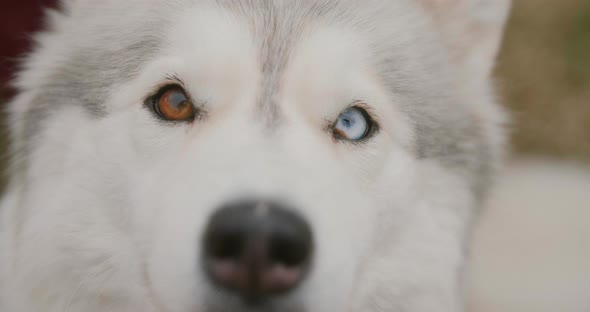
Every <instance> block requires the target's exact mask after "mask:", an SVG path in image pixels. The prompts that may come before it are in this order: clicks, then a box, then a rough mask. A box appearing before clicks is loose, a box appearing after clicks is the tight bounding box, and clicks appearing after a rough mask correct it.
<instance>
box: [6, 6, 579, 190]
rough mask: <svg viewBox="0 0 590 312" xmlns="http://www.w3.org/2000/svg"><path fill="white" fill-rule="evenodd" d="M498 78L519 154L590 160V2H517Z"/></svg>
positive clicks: (501, 58) (500, 60) (515, 149)
mask: <svg viewBox="0 0 590 312" xmlns="http://www.w3.org/2000/svg"><path fill="white" fill-rule="evenodd" d="M496 76H497V82H498V87H499V91H500V95H501V96H502V97H503V99H504V103H505V105H506V106H507V108H508V109H509V111H510V112H511V116H512V122H511V124H510V131H511V135H512V142H513V143H512V145H513V151H514V152H515V153H516V154H517V155H518V154H536V155H547V156H554V157H557V158H564V159H570V160H571V159H573V160H583V161H589V162H590V1H588V0H514V7H513V12H512V16H511V18H510V21H509V23H508V28H507V34H506V39H505V43H504V47H503V49H502V52H501V54H500V58H499V63H498V67H497V70H496ZM4 133H5V131H2V129H0V150H5V149H6V147H7V142H6V138H5V135H3V134H4ZM1 159H4V158H1ZM2 163H3V162H2V161H0V167H1V164H2ZM0 185H1V181H0Z"/></svg>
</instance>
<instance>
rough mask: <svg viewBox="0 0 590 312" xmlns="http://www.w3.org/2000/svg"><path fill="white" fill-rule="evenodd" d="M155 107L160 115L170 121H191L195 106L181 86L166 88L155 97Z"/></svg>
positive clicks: (193, 116)
mask: <svg viewBox="0 0 590 312" xmlns="http://www.w3.org/2000/svg"><path fill="white" fill-rule="evenodd" d="M154 109H155V111H156V113H158V115H160V117H162V118H163V119H166V120H170V121H191V120H193V119H194V118H195V107H194V105H193V103H192V102H191V100H189V98H188V96H187V95H186V93H185V92H184V90H183V89H182V88H181V87H179V86H171V87H167V88H164V89H163V90H162V91H161V92H160V95H159V96H157V97H156V98H155V103H154Z"/></svg>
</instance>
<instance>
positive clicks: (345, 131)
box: [334, 107, 373, 141]
mask: <svg viewBox="0 0 590 312" xmlns="http://www.w3.org/2000/svg"><path fill="white" fill-rule="evenodd" d="M372 125H373V121H372V120H371V117H369V114H368V113H367V111H365V110H364V109H362V108H360V107H350V108H348V109H346V110H345V111H344V112H342V113H341V114H340V116H339V117H338V121H336V124H335V125H334V136H335V137H336V138H337V139H340V140H347V141H361V140H363V139H365V138H366V137H367V136H368V135H369V134H370V132H371V127H372Z"/></svg>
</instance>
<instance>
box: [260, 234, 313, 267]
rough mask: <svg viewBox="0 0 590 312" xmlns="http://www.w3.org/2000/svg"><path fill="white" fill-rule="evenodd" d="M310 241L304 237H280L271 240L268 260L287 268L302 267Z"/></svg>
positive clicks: (306, 257) (306, 258) (309, 247)
mask: <svg viewBox="0 0 590 312" xmlns="http://www.w3.org/2000/svg"><path fill="white" fill-rule="evenodd" d="M310 243H311V242H310V240H308V239H306V238H305V237H294V236H281V235H280V234H279V235H278V236H276V237H272V238H271V243H270V244H271V245H270V259H271V260H272V261H273V262H275V263H277V264H283V265H285V266H288V267H296V266H300V265H303V264H304V263H305V262H306V261H307V260H308V256H309V255H308V253H309V252H310V250H311V246H309V244H310Z"/></svg>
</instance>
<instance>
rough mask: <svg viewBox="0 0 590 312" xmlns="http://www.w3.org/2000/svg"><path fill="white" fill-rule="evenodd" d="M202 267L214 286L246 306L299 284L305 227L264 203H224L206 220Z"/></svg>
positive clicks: (306, 248) (305, 256)
mask: <svg viewBox="0 0 590 312" xmlns="http://www.w3.org/2000/svg"><path fill="white" fill-rule="evenodd" d="M203 246H204V252H203V254H204V258H205V259H204V265H205V271H206V272H207V274H208V276H209V277H210V279H211V280H212V281H213V282H214V283H215V284H217V285H219V286H221V287H223V288H225V289H227V290H230V291H232V292H234V293H236V294H238V295H240V296H241V297H242V298H243V299H244V300H246V301H247V302H256V301H260V300H264V299H267V298H269V297H273V296H275V295H280V294H283V293H286V292H289V291H290V290H293V289H294V288H296V286H298V285H299V284H300V283H301V281H302V280H303V279H304V278H305V275H306V273H307V270H308V268H309V266H310V262H311V256H312V249H313V241H312V233H311V229H310V227H309V225H308V224H307V222H305V220H304V219H303V218H302V217H300V216H299V215H297V214H296V213H294V212H293V211H292V210H290V209H287V208H285V207H282V206H281V205H280V204H277V203H273V202H268V201H256V200H247V201H239V202H233V203H230V204H226V205H224V206H223V207H221V208H220V209H218V210H217V212H215V213H214V214H213V216H212V217H211V219H210V220H209V224H208V226H207V229H206V231H205V235H204V244H203Z"/></svg>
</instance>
